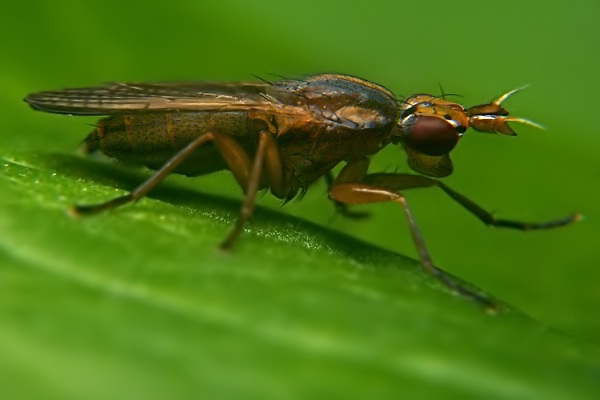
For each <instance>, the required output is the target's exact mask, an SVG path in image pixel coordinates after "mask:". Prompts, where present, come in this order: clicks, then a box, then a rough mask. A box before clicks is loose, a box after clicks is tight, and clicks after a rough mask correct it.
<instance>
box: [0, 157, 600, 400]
mask: <svg viewBox="0 0 600 400" xmlns="http://www.w3.org/2000/svg"><path fill="white" fill-rule="evenodd" d="M143 176H145V173H143V172H136V171H134V172H128V171H126V170H123V169H122V168H119V167H115V166H111V165H107V164H99V163H97V162H95V161H91V160H86V159H81V158H78V157H74V156H61V155H57V154H40V153H36V154H31V153H14V154H11V155H6V156H5V157H4V164H3V171H2V173H1V174H0V188H1V190H2V193H3V196H2V198H1V201H2V203H1V204H0V212H1V213H2V215H1V216H0V229H1V234H0V237H1V241H0V248H1V249H2V250H1V252H0V257H1V258H2V263H1V265H2V267H1V268H0V285H2V289H1V291H0V293H1V294H0V296H1V298H0V299H1V300H0V305H1V306H2V310H1V315H2V324H1V325H0V372H1V373H0V377H1V378H0V384H1V385H2V388H3V389H2V390H3V393H5V396H6V394H8V396H7V398H19V399H23V398H44V399H51V398H56V399H68V398H72V399H81V398H86V399H107V398H127V399H138V398H139V399H153V398H156V399H158V398H167V397H169V398H178V399H184V398H190V399H192V398H198V397H202V398H211V399H212V398H260V399H264V398H314V397H321V398H324V397H327V398H331V397H338V398H345V399H348V398H365V397H373V398H397V397H398V396H401V397H403V398H423V397H424V396H430V397H431V398H442V397H443V398H447V399H452V398H457V399H464V398H544V399H572V398H593V396H592V393H594V392H596V393H597V390H598V388H599V386H598V385H599V383H598V382H599V381H598V376H600V375H599V374H600V369H599V367H598V365H597V364H596V361H595V360H597V351H596V350H595V349H592V348H588V347H586V346H584V345H581V344H577V343H575V342H573V341H572V340H571V339H569V338H567V337H565V336H564V335H562V334H560V333H558V332H555V331H552V330H551V329H547V328H546V327H544V326H542V325H540V324H539V323H537V322H535V321H532V320H531V319H529V318H528V317H526V316H524V315H523V314H521V313H520V312H518V311H517V310H515V309H512V308H510V307H508V308H507V311H505V312H503V313H501V314H499V315H496V316H490V315H488V314H485V313H484V312H483V311H482V310H481V309H480V308H478V307H477V306H475V305H474V304H473V303H471V302H470V301H468V300H466V299H464V298H461V297H458V296H456V295H454V294H453V293H451V292H449V291H447V290H446V289H445V288H444V287H442V286H441V285H440V284H439V283H438V282H437V281H435V280H434V279H432V278H431V277H429V276H427V275H426V274H425V273H423V272H422V271H421V269H420V267H419V265H418V263H417V262H415V261H414V260H412V259H409V258H406V257H403V256H401V255H398V254H394V253H392V252H389V251H386V250H383V249H380V248H377V247H374V246H371V245H369V244H366V243H364V242H361V241H359V240H356V239H353V238H352V237H350V236H347V235H344V234H340V233H336V232H332V231H330V230H327V229H326V228H323V227H321V226H318V225H313V224H311V223H308V222H305V221H302V220H299V219H296V218H293V217H290V216H287V215H285V214H282V213H280V212H277V211H269V210H267V209H264V208H261V207H259V208H258V210H257V212H256V214H255V215H254V218H253V220H252V222H251V224H250V225H249V227H248V229H247V232H245V234H244V235H243V236H242V237H241V239H240V240H239V242H238V243H237V247H236V248H235V251H234V252H233V253H232V254H222V253H221V252H219V251H217V250H216V248H217V245H218V243H219V242H220V240H222V239H223V238H224V236H225V235H226V234H227V232H228V231H229V229H230V228H231V226H232V223H233V222H234V220H235V218H236V215H237V212H238V208H239V204H238V202H237V201H232V200H227V199H225V198H221V197H216V196H211V195H207V194H202V193H200V192H198V191H195V190H191V189H189V188H188V187H186V186H185V185H182V184H180V183H179V182H168V183H165V184H163V185H161V186H160V188H158V189H157V190H156V191H154V192H153V193H152V196H151V198H147V199H143V200H142V201H140V202H139V203H138V204H136V205H134V206H126V207H123V208H121V209H118V210H115V211H113V212H107V213H105V214H102V215H98V216H94V217H89V218H83V219H74V218H71V217H69V216H68V215H67V213H66V212H65V210H66V209H67V207H68V206H69V205H71V204H72V202H73V200H75V199H77V200H81V201H82V202H83V201H85V202H94V201H99V200H102V199H107V198H110V197H112V196H115V195H117V194H118V193H121V190H115V189H114V188H115V187H118V188H130V187H131V186H132V185H135V182H138V181H139V180H140V179H142V177H143ZM31 382H35V385H33V384H31Z"/></svg>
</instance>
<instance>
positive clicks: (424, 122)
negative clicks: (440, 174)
mask: <svg viewBox="0 0 600 400" xmlns="http://www.w3.org/2000/svg"><path fill="white" fill-rule="evenodd" d="M411 120H412V121H408V123H405V124H404V134H403V138H402V140H403V142H404V144H405V145H406V146H409V147H410V148H411V149H413V150H415V151H418V152H419V153H422V154H427V155H429V156H441V155H444V154H448V153H450V151H451V150H452V149H453V148H454V146H456V144H457V143H458V139H459V138H460V134H459V129H458V128H460V127H455V126H454V125H452V124H451V123H450V122H448V121H446V120H444V119H441V118H438V117H429V116H422V115H419V116H415V117H414V118H411ZM463 132H464V130H463Z"/></svg>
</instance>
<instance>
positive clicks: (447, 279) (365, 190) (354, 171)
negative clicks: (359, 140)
mask: <svg viewBox="0 0 600 400" xmlns="http://www.w3.org/2000/svg"><path fill="white" fill-rule="evenodd" d="M367 165H368V164H367V163H365V161H364V160H357V161H353V162H351V163H349V164H348V165H347V166H346V167H345V168H344V169H343V170H342V171H341V173H340V177H338V179H336V181H335V182H334V184H333V186H332V188H331V190H330V197H331V198H332V199H334V200H337V201H340V202H343V203H346V204H366V203H377V202H387V201H393V202H397V203H399V204H400V205H401V206H402V208H403V210H404V214H405V215H406V218H407V220H408V223H409V228H410V232H411V235H412V238H413V241H414V242H415V245H416V247H417V251H418V253H419V258H420V260H421V265H422V267H423V269H424V270H425V271H427V272H428V273H430V274H431V275H433V276H434V277H436V278H437V279H438V280H439V281H440V282H442V283H443V284H444V285H446V286H447V287H448V288H450V289H452V290H454V291H455V292H457V293H459V294H460V295H463V296H465V297H468V298H470V299H472V300H474V301H476V302H477V303H479V304H481V305H483V306H484V307H485V308H486V310H488V311H489V312H494V311H496V309H497V306H496V304H495V303H494V301H493V300H491V299H489V298H488V297H487V296H485V295H482V294H480V293H477V292H476V291H474V290H471V289H470V288H468V287H466V286H464V285H463V284H461V283H460V282H458V281H457V280H456V279H454V278H453V277H452V276H450V275H448V274H446V273H445V272H443V271H442V270H440V269H439V268H437V267H436V266H435V265H434V264H433V262H432V260H431V256H430V255H429V252H428V250H427V246H426V245H425V241H424V240H423V236H422V234H421V231H420V229H419V227H418V225H417V223H416V221H415V219H414V215H413V214H412V211H411V209H410V207H409V206H408V203H407V201H406V198H405V197H404V196H403V195H402V194H401V193H400V192H399V191H400V190H405V189H412V188H419V187H428V186H437V187H439V188H441V189H442V190H443V191H444V192H445V193H447V194H448V195H449V196H450V197H451V198H452V199H454V200H456V201H457V202H458V203H459V204H461V205H462V206H463V207H464V208H466V209H467V210H468V211H470V212H471V213H472V214H474V215H475V216H476V217H477V218H479V219H480V220H481V221H483V222H484V223H486V224H488V225H492V226H499V227H507V228H514V229H521V230H528V229H548V228H553V227H558V226H562V225H566V224H569V223H571V222H574V221H576V220H577V219H578V218H579V216H578V215H573V216H569V217H567V218H562V219H558V220H553V221H548V222H542V223H528V222H518V221H511V220H503V219H496V218H494V217H493V216H492V215H491V214H490V213H489V212H487V211H485V210H483V209H482V208H481V207H479V206H478V205H477V204H475V203H474V202H472V201H471V200H469V199H468V198H466V197H464V196H463V195H461V194H459V193H457V192H455V191H454V190H452V189H450V188H449V187H448V186H446V185H445V184H443V183H442V182H440V181H438V180H436V179H431V178H427V177H424V176H420V175H412V174H371V175H365V174H366V168H367ZM353 178H354V181H352V179H353Z"/></svg>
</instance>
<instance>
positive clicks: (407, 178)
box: [362, 173, 581, 231]
mask: <svg viewBox="0 0 600 400" xmlns="http://www.w3.org/2000/svg"><path fill="white" fill-rule="evenodd" d="M362 183H365V184H369V185H373V186H381V187H385V188H386V189H389V190H393V191H396V190H406V189H413V188H420V187H429V186H436V187H438V188H440V189H441V190H442V191H443V192H444V193H446V194H447V195H448V196H450V198H452V199H453V200H454V201H456V202H457V203H458V204H460V205H461V206H463V207H464V208H465V209H466V210H467V211H469V212H470V213H471V214H473V215H474V216H475V217H477V218H478V219H479V220H480V221H481V222H483V223H484V224H486V225H490V226H495V227H499V228H511V229H517V230H522V231H528V230H537V229H551V228H558V227H561V226H564V225H568V224H571V223H573V222H577V221H578V220H579V219H580V218H581V215H580V214H577V213H575V214H572V215H569V216H567V217H564V218H559V219H555V220H549V221H543V222H523V221H514V220H509V219H500V218H496V217H494V216H493V215H492V214H491V213H490V212H488V211H486V210H484V209H483V208H481V207H480V206H478V205H477V204H476V203H475V202H473V201H472V200H470V199H469V198H467V197H465V196H463V195H462V194H460V193H458V192H456V191H455V190H454V189H452V188H450V187H448V186H447V185H446V184H445V183H443V182H441V181H439V180H437V179H433V178H428V177H426V176H422V175H413V174H387V173H381V174H370V175H367V176H365V177H364V179H363V180H362Z"/></svg>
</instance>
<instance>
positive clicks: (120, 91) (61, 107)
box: [25, 82, 293, 115]
mask: <svg viewBox="0 0 600 400" xmlns="http://www.w3.org/2000/svg"><path fill="white" fill-rule="evenodd" d="M282 91H285V89H284V88H281V87H276V86H272V85H271V84H269V83H267V82H230V83H213V82H167V83H115V84H111V85H107V86H99V87H88V88H75V89H64V90H56V91H46V92H39V93H34V94H30V95H29V96H27V97H26V98H25V101H26V102H27V103H29V105H30V106H31V107H32V108H34V109H36V110H40V111H45V112H50V113H58V114H74V115H114V114H131V113H143V112H159V111H215V112H217V111H248V110H256V111H268V112H272V113H288V114H289V113H292V110H291V109H290V107H286V106H285V105H284V104H283V103H282V102H281V101H279V100H278V99H277V98H278V97H282V98H287V97H289V96H290V95H293V94H292V93H281V95H282V96H277V94H278V92H282ZM288 104H289V103H288Z"/></svg>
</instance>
